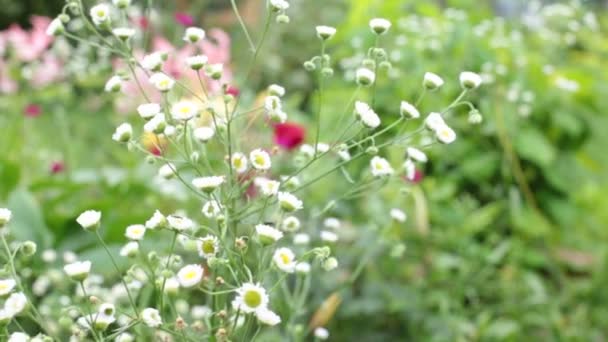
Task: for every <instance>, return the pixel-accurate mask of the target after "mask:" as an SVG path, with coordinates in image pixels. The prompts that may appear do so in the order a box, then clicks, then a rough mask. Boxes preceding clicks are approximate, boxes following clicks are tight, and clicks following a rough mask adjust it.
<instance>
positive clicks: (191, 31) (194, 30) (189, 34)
mask: <svg viewBox="0 0 608 342" xmlns="http://www.w3.org/2000/svg"><path fill="white" fill-rule="evenodd" d="M201 39H205V30H203V29H202V28H199V27H188V28H187V29H186V33H185V34H184V41H186V42H188V43H197V42H198V41H200V40H201Z"/></svg>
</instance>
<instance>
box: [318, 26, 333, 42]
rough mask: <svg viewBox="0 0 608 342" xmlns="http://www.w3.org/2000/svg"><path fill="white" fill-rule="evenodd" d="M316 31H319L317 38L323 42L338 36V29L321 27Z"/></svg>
mask: <svg viewBox="0 0 608 342" xmlns="http://www.w3.org/2000/svg"><path fill="white" fill-rule="evenodd" d="M315 29H316V30H317V37H319V38H320V39H322V40H329V39H331V37H333V36H334V35H335V34H336V28H335V27H331V26H325V25H319V26H317V27H316V28H315Z"/></svg>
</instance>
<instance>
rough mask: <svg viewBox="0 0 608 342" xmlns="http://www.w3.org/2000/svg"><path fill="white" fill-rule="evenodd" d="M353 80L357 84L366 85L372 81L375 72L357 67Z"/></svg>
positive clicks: (374, 77)
mask: <svg viewBox="0 0 608 342" xmlns="http://www.w3.org/2000/svg"><path fill="white" fill-rule="evenodd" d="M355 80H356V81H357V84H358V85H361V86H364V87H367V86H370V85H372V84H373V83H374V81H375V80H376V74H375V73H374V72H373V71H371V70H370V69H368V68H359V69H357V72H356V73H355Z"/></svg>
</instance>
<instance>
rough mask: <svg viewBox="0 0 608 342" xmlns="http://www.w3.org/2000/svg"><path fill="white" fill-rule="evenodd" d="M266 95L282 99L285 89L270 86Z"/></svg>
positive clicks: (273, 85)
mask: <svg viewBox="0 0 608 342" xmlns="http://www.w3.org/2000/svg"><path fill="white" fill-rule="evenodd" d="M268 93H269V94H270V95H273V96H278V97H283V96H284V95H285V88H283V87H281V86H280V85H278V84H271V85H270V86H269V87H268Z"/></svg>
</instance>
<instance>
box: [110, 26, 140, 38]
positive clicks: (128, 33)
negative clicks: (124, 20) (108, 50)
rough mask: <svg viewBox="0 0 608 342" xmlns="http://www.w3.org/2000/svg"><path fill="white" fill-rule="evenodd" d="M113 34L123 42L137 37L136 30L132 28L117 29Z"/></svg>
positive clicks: (113, 30)
mask: <svg viewBox="0 0 608 342" xmlns="http://www.w3.org/2000/svg"><path fill="white" fill-rule="evenodd" d="M112 34H113V35H115V36H116V37H118V39H121V40H127V39H129V38H131V37H133V35H135V30H134V29H132V28H130V27H117V28H115V29H112Z"/></svg>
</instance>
